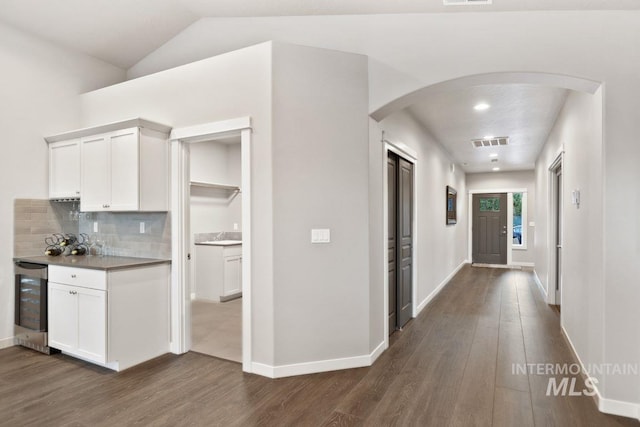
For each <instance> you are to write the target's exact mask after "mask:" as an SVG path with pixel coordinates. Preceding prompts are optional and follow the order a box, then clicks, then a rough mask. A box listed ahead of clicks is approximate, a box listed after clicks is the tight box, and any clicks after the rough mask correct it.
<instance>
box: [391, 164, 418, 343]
mask: <svg viewBox="0 0 640 427" xmlns="http://www.w3.org/2000/svg"><path fill="white" fill-rule="evenodd" d="M387 174H388V178H389V181H388V187H389V188H388V189H389V192H388V201H389V212H388V215H389V224H388V227H389V245H388V249H389V334H391V333H393V332H394V331H395V330H396V329H400V328H402V327H403V326H404V325H405V324H406V323H407V322H408V321H409V320H410V319H411V316H412V314H413V313H412V281H413V277H412V276H413V163H411V162H409V161H408V160H405V159H403V158H402V157H400V156H398V155H396V154H394V153H391V152H390V153H389V156H388V161H387Z"/></svg>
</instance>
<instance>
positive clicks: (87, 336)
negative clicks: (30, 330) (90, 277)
mask: <svg viewBox="0 0 640 427" xmlns="http://www.w3.org/2000/svg"><path fill="white" fill-rule="evenodd" d="M49 307H50V308H49V346H51V347H53V348H57V349H58V350H62V351H64V352H66V353H69V354H76V355H78V356H81V357H83V358H85V359H88V360H91V361H95V362H98V363H105V362H106V358H107V354H106V327H105V326H106V313H107V296H106V291H100V290H95V289H89V288H82V287H79V286H69V285H63V284H60V283H49Z"/></svg>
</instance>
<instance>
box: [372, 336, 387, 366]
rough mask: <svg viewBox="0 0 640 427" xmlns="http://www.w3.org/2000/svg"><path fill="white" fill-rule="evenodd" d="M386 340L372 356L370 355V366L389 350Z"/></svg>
mask: <svg viewBox="0 0 640 427" xmlns="http://www.w3.org/2000/svg"><path fill="white" fill-rule="evenodd" d="M385 344H386V343H385V342H384V340H382V342H381V343H380V344H378V346H377V347H376V348H374V349H373V351H372V352H371V354H370V355H369V366H371V365H373V363H374V362H375V361H376V360H378V357H380V355H381V354H382V353H384V351H385V350H386V349H387V346H386V345H385Z"/></svg>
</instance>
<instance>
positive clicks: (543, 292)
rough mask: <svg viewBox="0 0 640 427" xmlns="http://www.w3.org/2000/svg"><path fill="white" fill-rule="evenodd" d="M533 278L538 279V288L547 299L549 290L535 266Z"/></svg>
mask: <svg viewBox="0 0 640 427" xmlns="http://www.w3.org/2000/svg"><path fill="white" fill-rule="evenodd" d="M533 280H535V281H536V285H538V289H540V293H542V296H543V298H544V300H545V301H547V300H548V297H547V290H546V289H545V288H544V286H543V285H542V282H541V281H540V277H539V276H538V272H537V271H536V270H535V268H534V270H533Z"/></svg>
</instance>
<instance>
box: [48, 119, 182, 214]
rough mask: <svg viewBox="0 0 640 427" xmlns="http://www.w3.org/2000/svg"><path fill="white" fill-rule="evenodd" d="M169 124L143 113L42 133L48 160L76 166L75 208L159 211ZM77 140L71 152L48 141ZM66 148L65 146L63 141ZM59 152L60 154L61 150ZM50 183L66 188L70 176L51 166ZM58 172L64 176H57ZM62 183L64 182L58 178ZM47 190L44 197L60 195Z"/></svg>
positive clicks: (164, 193)
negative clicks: (74, 151) (144, 116)
mask: <svg viewBox="0 0 640 427" xmlns="http://www.w3.org/2000/svg"><path fill="white" fill-rule="evenodd" d="M170 130H171V128H170V127H168V126H165V125H161V124H159V123H154V122H150V121H148V120H144V119H131V120H125V121H122V122H117V123H110V124H107V125H103V126H97V127H94V128H87V129H81V130H77V131H72V132H66V133H64V134H60V135H54V136H51V137H47V138H45V139H46V141H47V142H49V145H50V150H49V153H50V162H51V163H52V164H53V163H55V164H56V165H58V164H59V165H62V164H65V169H66V171H79V172H78V173H79V178H78V182H79V186H78V185H76V187H77V188H75V189H74V190H73V192H74V195H73V197H78V194H76V192H77V191H79V193H80V194H79V195H80V209H81V210H82V211H85V212H98V211H112V212H118V211H119V212H136V211H147V212H163V211H168V210H169V143H168V135H169V132H170ZM70 140H75V141H79V142H78V145H79V150H78V155H77V158H76V157H73V156H72V154H71V148H68V149H67V150H68V153H69V154H66V153H67V152H66V151H65V152H64V153H63V152H62V151H59V152H58V151H55V150H54V148H53V147H56V146H54V144H61V145H62V142H65V141H70ZM64 148H66V146H64ZM63 154H65V155H64V156H63ZM51 170H52V172H51V174H50V184H49V185H50V187H51V188H57V187H63V188H64V190H65V191H64V194H65V196H64V197H70V196H69V195H67V193H68V192H70V191H71V190H69V191H67V187H69V188H71V187H72V186H71V184H68V183H67V181H70V180H71V178H69V177H67V176H66V175H65V174H64V173H65V171H63V170H62V169H60V168H59V167H58V166H56V167H52V168H51ZM63 178H64V180H65V181H61V180H62V179H63ZM63 183H64V184H63ZM59 193H60V194H62V192H59V191H57V190H56V191H55V192H54V191H50V198H63V196H58V195H57V194H59Z"/></svg>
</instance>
